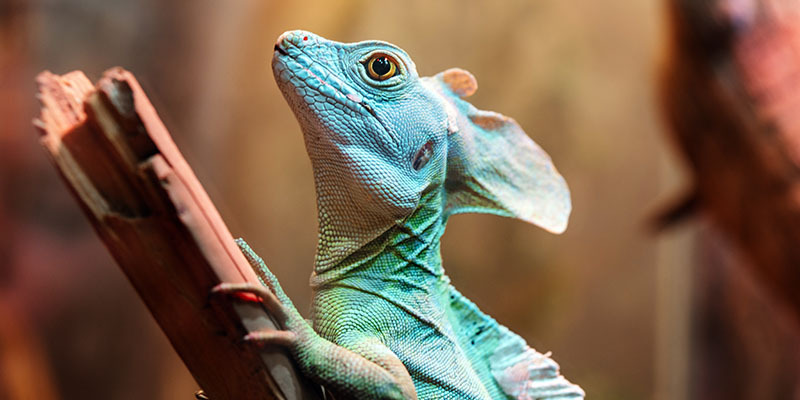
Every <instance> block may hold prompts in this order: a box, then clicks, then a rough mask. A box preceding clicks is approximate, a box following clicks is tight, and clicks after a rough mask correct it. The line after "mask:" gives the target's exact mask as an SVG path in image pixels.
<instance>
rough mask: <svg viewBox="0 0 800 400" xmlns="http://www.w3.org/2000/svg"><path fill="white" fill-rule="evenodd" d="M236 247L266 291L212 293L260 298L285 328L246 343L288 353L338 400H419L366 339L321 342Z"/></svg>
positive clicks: (383, 352)
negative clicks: (278, 349)
mask: <svg viewBox="0 0 800 400" xmlns="http://www.w3.org/2000/svg"><path fill="white" fill-rule="evenodd" d="M237 244H239V246H240V247H241V249H242V252H243V253H244V254H245V256H246V257H247V259H248V261H249V262H250V264H251V265H252V267H253V268H254V269H255V270H256V272H257V273H258V275H259V276H260V277H261V279H262V280H263V282H264V283H265V285H266V286H262V285H253V284H230V283H222V284H220V285H218V286H216V287H215V288H214V289H213V292H214V293H222V294H237V293H250V294H253V295H255V296H258V298H259V299H260V301H261V302H262V303H263V304H264V306H265V307H266V308H267V310H268V311H270V312H271V313H272V314H273V315H274V316H275V317H276V318H277V319H278V322H279V323H280V324H281V325H282V327H283V328H284V329H283V330H265V331H256V332H250V333H248V334H247V335H246V336H245V340H247V341H249V342H252V343H255V344H259V345H265V344H274V345H279V346H284V347H286V348H287V349H289V351H290V352H291V354H292V356H293V358H294V359H295V362H297V364H298V366H299V367H300V369H301V371H302V372H303V373H304V374H306V375H307V376H309V377H310V378H311V379H312V380H314V381H315V382H317V383H319V384H321V385H323V386H325V387H326V388H328V389H330V390H331V391H332V392H333V393H334V394H336V395H338V396H339V397H340V398H352V399H416V398H417V395H416V390H415V389H414V383H413V382H412V380H411V376H410V375H409V374H408V371H407V370H406V368H405V366H404V365H403V363H402V362H401V361H400V359H398V358H397V356H396V355H395V354H394V353H393V352H392V351H391V350H390V349H389V348H388V347H386V346H385V345H384V344H383V343H381V342H380V341H379V340H377V339H376V338H374V337H371V336H368V335H358V334H349V335H345V336H343V337H342V338H341V340H339V343H341V344H342V345H338V344H336V343H333V342H331V341H329V340H327V339H324V338H322V337H320V336H319V335H318V334H317V333H316V332H315V331H314V329H313V328H312V327H311V326H310V325H309V324H308V323H307V322H306V320H305V319H303V318H302V316H301V315H300V313H299V312H298V311H297V309H296V308H295V307H294V305H293V304H292V303H291V301H290V300H289V298H288V296H286V294H285V293H284V292H283V290H282V289H281V287H280V284H279V283H278V280H277V279H276V278H275V276H274V275H273V274H272V273H271V272H270V271H269V270H268V269H267V267H266V265H265V264H264V262H263V260H261V258H260V257H258V255H257V254H256V253H255V252H253V250H252V249H251V248H250V247H249V246H248V245H247V243H245V242H244V241H243V240H241V239H239V240H238V241H237ZM237 298H241V297H237ZM343 346H345V347H343Z"/></svg>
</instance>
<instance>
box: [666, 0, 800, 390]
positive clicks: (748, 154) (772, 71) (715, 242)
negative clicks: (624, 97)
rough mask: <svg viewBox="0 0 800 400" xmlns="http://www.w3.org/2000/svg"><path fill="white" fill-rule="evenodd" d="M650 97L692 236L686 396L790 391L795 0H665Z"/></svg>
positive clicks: (797, 129) (796, 182)
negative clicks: (659, 102) (655, 84)
mask: <svg viewBox="0 0 800 400" xmlns="http://www.w3.org/2000/svg"><path fill="white" fill-rule="evenodd" d="M667 10H668V17H669V18H670V20H669V22H670V43H669V45H670V53H669V55H668V59H667V60H666V61H667V62H666V64H665V70H664V80H663V81H662V88H661V93H662V95H663V105H664V110H665V116H666V120H667V122H668V124H669V128H670V130H669V133H670V134H671V139H673V142H674V143H675V144H676V145H677V147H678V150H679V152H680V153H681V154H682V155H683V156H684V157H685V160H686V161H687V164H688V165H689V169H690V171H691V174H692V177H693V188H694V190H695V192H694V193H693V197H690V198H689V199H690V200H691V201H688V202H686V203H685V204H691V205H694V206H696V207H697V208H698V210H699V211H701V212H702V213H703V214H704V215H705V216H706V217H707V221H708V223H709V225H708V226H707V229H704V230H703V231H702V232H701V235H700V240H699V241H698V252H699V257H697V259H698V260H699V261H700V262H699V263H698V264H699V265H697V266H696V269H695V278H696V279H695V287H694V295H695V298H694V304H693V313H694V315H693V325H694V326H693V331H692V334H693V339H692V340H693V345H692V350H693V352H692V354H691V357H692V360H693V361H692V363H691V365H692V366H693V368H694V370H693V371H692V386H693V388H692V395H693V397H694V398H701V399H717V398H720V399H723V398H724V399H775V398H796V396H797V395H798V393H800V384H798V381H797V376H798V374H800V329H798V327H800V325H799V324H800V3H799V2H798V1H796V0H744V1H732V0H668V2H667Z"/></svg>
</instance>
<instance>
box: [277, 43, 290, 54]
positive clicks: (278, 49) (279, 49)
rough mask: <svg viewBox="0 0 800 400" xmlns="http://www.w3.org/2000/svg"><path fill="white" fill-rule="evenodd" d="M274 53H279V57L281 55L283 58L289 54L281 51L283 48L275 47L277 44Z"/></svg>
mask: <svg viewBox="0 0 800 400" xmlns="http://www.w3.org/2000/svg"><path fill="white" fill-rule="evenodd" d="M275 51H277V52H278V53H281V55H283V56H288V55H289V53H287V52H286V50H284V49H283V47H281V46H280V45H277V44H276V45H275Z"/></svg>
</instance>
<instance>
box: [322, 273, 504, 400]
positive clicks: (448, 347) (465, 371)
mask: <svg viewBox="0 0 800 400" xmlns="http://www.w3.org/2000/svg"><path fill="white" fill-rule="evenodd" d="M438 297H439V296H437V295H428V294H422V293H402V294H401V293H394V294H392V295H388V294H386V293H381V294H378V293H368V292H365V291H362V290H355V289H353V288H343V287H334V288H330V289H326V290H324V291H321V292H319V293H317V295H316V297H315V301H314V310H313V320H314V329H315V330H316V331H317V332H318V333H319V334H320V335H321V336H323V337H325V338H326V339H328V340H331V341H333V342H335V343H337V344H339V345H341V346H343V347H347V343H340V342H339V341H338V338H340V337H342V336H347V334H348V333H349V332H346V331H347V330H356V331H358V334H359V335H368V336H374V337H375V338H377V339H378V340H380V341H381V342H382V343H383V344H384V345H386V347H388V348H389V349H390V350H391V351H392V352H393V353H394V354H395V355H396V356H397V358H399V359H400V361H401V362H402V363H403V365H405V367H406V369H407V370H408V372H409V374H410V375H411V378H412V380H413V381H414V385H415V387H416V390H417V395H418V396H419V398H420V399H468V400H484V399H491V398H492V397H491V396H490V395H489V393H488V391H487V389H486V388H485V387H484V385H483V383H482V382H481V378H480V376H479V375H478V372H477V371H475V369H474V368H473V365H472V363H471V361H470V359H469V357H468V356H467V354H466V352H465V351H464V349H463V348H462V346H461V345H460V343H459V340H458V338H457V335H456V332H455V331H454V329H453V326H452V324H451V323H450V321H449V318H448V310H447V309H446V308H445V307H446V305H443V303H442V302H441V301H439V300H440V299H439V298H438ZM345 299H346V300H345Z"/></svg>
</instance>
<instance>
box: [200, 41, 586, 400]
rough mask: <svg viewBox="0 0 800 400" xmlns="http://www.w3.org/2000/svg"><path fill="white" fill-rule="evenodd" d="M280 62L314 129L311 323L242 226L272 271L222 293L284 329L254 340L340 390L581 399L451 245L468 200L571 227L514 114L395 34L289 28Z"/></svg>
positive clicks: (567, 206) (552, 173) (283, 86)
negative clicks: (428, 73)
mask: <svg viewBox="0 0 800 400" xmlns="http://www.w3.org/2000/svg"><path fill="white" fill-rule="evenodd" d="M272 69H273V73H274V76H275V80H276V82H277V84H278V87H279V88H280V90H281V92H282V94H283V96H284V98H285V99H286V101H287V103H288V104H289V106H290V108H291V109H292V111H293V112H294V114H295V116H296V119H297V120H298V122H299V125H300V127H301V130H302V132H303V137H304V142H305V146H306V150H307V153H308V156H309V158H310V160H311V164H312V170H313V175H314V182H315V188H316V194H317V211H318V218H319V234H318V236H319V240H318V245H317V251H316V256H315V266H314V270H313V273H312V276H311V278H310V284H311V287H312V290H313V301H312V310H311V322H310V323H309V322H308V321H306V320H305V319H304V318H303V317H302V316H301V314H300V313H299V312H298V311H297V309H296V308H295V307H294V305H293V304H292V302H291V300H290V299H289V297H288V296H287V295H286V294H285V293H284V291H283V290H282V289H281V287H280V284H279V282H278V280H277V278H276V277H275V276H274V275H273V274H272V272H271V271H270V270H269V269H268V268H267V266H266V264H265V263H264V261H263V260H262V259H261V258H260V257H259V256H258V255H257V254H256V253H255V252H254V251H253V250H252V249H251V248H250V247H249V246H248V245H247V243H246V242H244V241H243V240H241V239H240V240H239V241H238V244H239V245H240V247H241V249H242V251H243V252H244V254H245V256H246V258H247V259H248V261H249V262H250V264H251V265H252V267H253V268H254V269H255V271H256V272H257V274H258V275H259V278H260V280H261V281H262V282H261V283H262V284H263V285H253V284H234V283H222V284H220V285H219V286H217V287H215V288H214V289H213V291H214V293H221V294H223V295H232V294H241V293H250V294H254V295H256V296H257V297H259V298H260V300H259V301H262V302H263V303H264V305H265V307H266V308H267V309H268V310H269V311H271V312H272V313H273V314H274V315H275V316H276V317H277V319H278V320H279V323H280V325H281V326H282V327H283V329H281V330H271V331H257V332H251V333H248V334H247V336H245V339H246V340H248V341H252V342H256V343H258V344H260V345H265V344H272V345H279V346H284V347H286V348H287V349H288V350H289V351H290V353H291V354H292V356H293V358H294V359H295V361H296V363H297V364H298V366H299V368H300V369H301V371H302V372H303V373H304V374H306V375H307V376H309V377H310V378H311V379H312V380H314V381H315V382H317V383H319V384H321V385H323V386H324V387H325V388H326V389H327V390H329V391H331V392H332V393H333V394H334V395H335V397H337V398H348V399H349V398H352V399H474V400H478V399H481V400H482V399H582V398H583V397H584V391H583V390H582V389H581V388H580V387H579V386H577V385H574V384H572V383H570V382H569V381H567V380H566V379H565V378H564V377H563V376H562V375H561V374H560V372H559V366H558V364H557V363H556V362H555V361H553V360H552V359H551V358H550V354H549V353H548V354H542V353H539V352H537V351H536V350H534V349H532V348H531V347H529V346H528V345H527V344H526V342H525V340H524V339H522V338H521V337H520V336H518V335H517V334H515V333H513V332H511V331H510V330H509V329H508V328H506V327H505V326H503V325H500V324H499V323H497V322H496V321H495V320H494V319H493V318H492V317H490V316H488V315H486V314H484V313H483V312H481V311H480V309H479V308H478V307H477V306H476V305H475V304H474V303H473V302H471V301H470V300H468V299H467V298H466V297H464V296H463V295H462V294H461V293H460V292H458V291H457V290H456V289H455V288H454V287H453V285H452V284H451V282H450V279H449V278H448V277H447V275H446V274H445V272H444V269H443V267H442V260H441V253H440V238H441V236H442V235H443V233H444V229H445V225H446V222H447V220H448V218H449V217H450V216H452V215H454V214H459V213H465V212H479V213H490V214H496V215H500V216H506V217H512V218H518V219H521V220H523V221H527V222H529V223H532V224H535V225H538V226H540V227H542V228H544V229H546V230H548V231H551V232H554V233H561V232H563V231H564V230H565V229H566V226H567V220H568V217H569V214H570V212H571V208H572V206H571V200H570V194H569V189H568V187H567V185H566V182H565V180H564V178H563V177H562V176H561V175H560V174H559V173H558V171H557V170H556V168H555V167H554V165H553V163H552V160H551V158H550V157H549V156H548V155H547V153H545V152H544V150H542V149H541V147H539V146H538V145H537V144H536V143H534V142H533V140H531V139H530V138H529V137H528V136H527V134H526V133H525V132H524V131H523V130H522V128H521V127H520V126H519V124H518V123H517V122H516V121H515V120H513V119H512V118H509V117H506V116H504V115H502V114H499V113H495V112H491V111H483V110H479V109H477V108H475V107H474V106H473V105H471V104H470V103H469V102H467V101H466V100H464V99H465V98H466V97H468V96H470V95H471V94H473V93H474V92H475V91H476V90H477V81H476V80H475V78H474V76H473V75H472V74H471V73H469V72H468V71H466V70H463V69H459V68H452V69H448V70H446V71H443V72H441V73H439V74H436V75H435V76H432V77H420V76H419V74H418V72H417V70H416V66H415V64H414V62H413V61H412V59H411V58H410V57H409V55H408V54H407V53H406V52H405V51H404V50H402V49H401V48H399V47H397V46H395V45H392V44H390V43H387V42H383V41H364V42H357V43H341V42H336V41H332V40H328V39H325V38H322V37H320V36H318V35H315V34H313V33H311V32H307V31H299V30H298V31H288V32H285V33H284V34H282V35H281V36H280V37H279V38H278V40H277V42H276V44H275V47H274V53H273V58H272ZM235 297H236V298H242V297H243V296H235Z"/></svg>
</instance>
